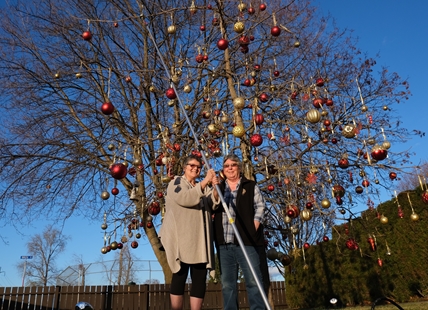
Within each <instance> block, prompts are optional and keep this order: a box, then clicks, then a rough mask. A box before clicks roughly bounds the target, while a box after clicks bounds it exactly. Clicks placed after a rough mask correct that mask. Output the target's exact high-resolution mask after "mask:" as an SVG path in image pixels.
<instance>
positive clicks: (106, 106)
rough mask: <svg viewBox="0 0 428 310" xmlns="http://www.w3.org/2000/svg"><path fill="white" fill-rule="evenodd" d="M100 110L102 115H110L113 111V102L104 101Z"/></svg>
mask: <svg viewBox="0 0 428 310" xmlns="http://www.w3.org/2000/svg"><path fill="white" fill-rule="evenodd" d="M101 112H102V113H103V114H104V115H111V114H113V112H114V106H113V104H112V103H111V102H110V101H107V102H104V103H103V104H102V105H101Z"/></svg>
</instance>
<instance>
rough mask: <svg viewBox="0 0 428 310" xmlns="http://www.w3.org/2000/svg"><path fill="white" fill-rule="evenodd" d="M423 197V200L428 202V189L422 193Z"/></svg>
mask: <svg viewBox="0 0 428 310" xmlns="http://www.w3.org/2000/svg"><path fill="white" fill-rule="evenodd" d="M421 197H422V201H423V202H424V203H426V204H428V189H427V190H426V191H425V192H423V193H422V195H421Z"/></svg>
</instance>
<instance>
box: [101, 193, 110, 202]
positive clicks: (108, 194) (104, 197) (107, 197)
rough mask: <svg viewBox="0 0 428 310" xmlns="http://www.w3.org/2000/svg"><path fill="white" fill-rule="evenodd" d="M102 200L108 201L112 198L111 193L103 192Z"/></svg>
mask: <svg viewBox="0 0 428 310" xmlns="http://www.w3.org/2000/svg"><path fill="white" fill-rule="evenodd" d="M101 198H102V199H103V200H107V199H109V198H110V193H109V192H107V191H103V192H102V193H101Z"/></svg>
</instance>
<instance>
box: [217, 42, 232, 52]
mask: <svg viewBox="0 0 428 310" xmlns="http://www.w3.org/2000/svg"><path fill="white" fill-rule="evenodd" d="M228 46H229V41H227V40H226V39H220V40H218V42H217V47H218V48H219V49H220V50H222V51H224V50H225V49H227V48H228Z"/></svg>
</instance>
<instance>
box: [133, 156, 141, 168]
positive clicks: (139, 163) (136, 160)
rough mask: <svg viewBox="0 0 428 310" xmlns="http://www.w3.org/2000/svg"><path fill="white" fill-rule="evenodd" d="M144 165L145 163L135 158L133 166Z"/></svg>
mask: <svg viewBox="0 0 428 310" xmlns="http://www.w3.org/2000/svg"><path fill="white" fill-rule="evenodd" d="M142 163H143V161H142V160H141V158H134V161H133V162H132V164H133V165H134V166H139V165H141V164H142Z"/></svg>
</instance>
